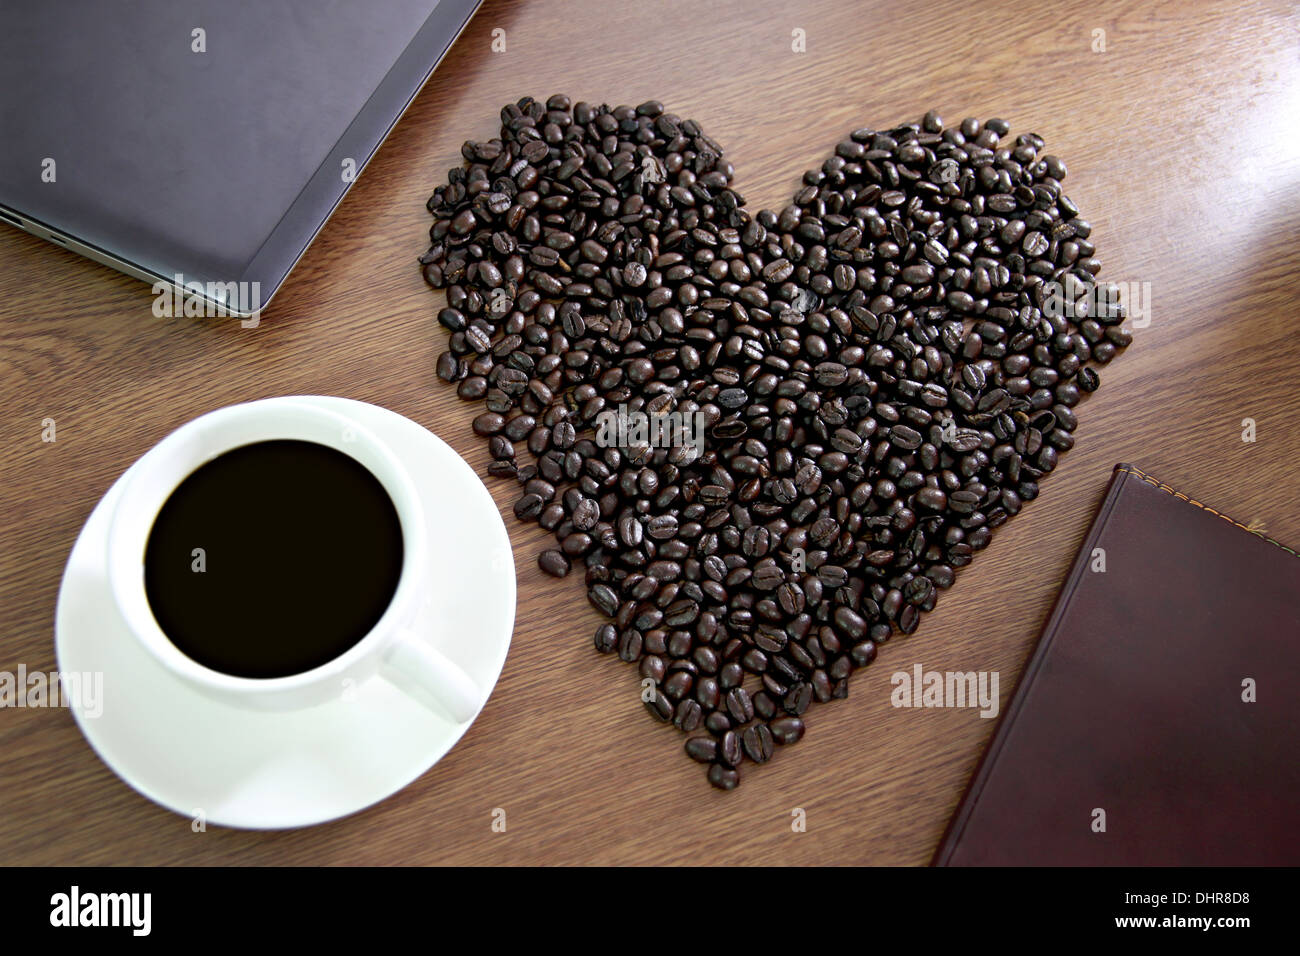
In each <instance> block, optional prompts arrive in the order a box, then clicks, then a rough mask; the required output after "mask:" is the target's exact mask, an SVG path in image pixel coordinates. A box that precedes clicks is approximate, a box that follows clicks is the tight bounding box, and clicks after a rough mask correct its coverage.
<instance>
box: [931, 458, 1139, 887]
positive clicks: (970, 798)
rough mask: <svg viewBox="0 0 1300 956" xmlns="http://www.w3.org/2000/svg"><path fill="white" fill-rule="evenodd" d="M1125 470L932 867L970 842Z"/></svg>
mask: <svg viewBox="0 0 1300 956" xmlns="http://www.w3.org/2000/svg"><path fill="white" fill-rule="evenodd" d="M1125 467H1126V466H1125V465H1116V466H1115V467H1114V469H1112V471H1111V476H1110V481H1109V483H1108V484H1107V487H1106V492H1105V494H1104V495H1103V497H1102V501H1101V504H1100V505H1099V506H1098V509H1097V513H1096V514H1095V515H1094V516H1093V520H1092V523H1091V524H1090V525H1089V527H1088V530H1087V531H1086V532H1085V533H1084V536H1083V543H1082V544H1080V545H1079V551H1078V553H1077V554H1076V555H1075V558H1074V561H1073V563H1072V564H1071V565H1070V570H1069V571H1067V572H1066V576H1065V580H1064V581H1063V582H1062V583H1061V588H1060V590H1059V591H1058V592H1057V595H1056V600H1055V601H1054V602H1053V603H1052V609H1051V611H1049V612H1048V615H1047V622H1046V623H1045V624H1044V625H1043V630H1042V632H1041V633H1040V634H1039V638H1038V642H1037V643H1036V644H1035V645H1034V649H1033V650H1032V651H1030V652H1029V659H1028V661H1026V663H1025V669H1024V670H1023V671H1022V672H1021V674H1020V680H1019V681H1017V682H1016V687H1015V690H1013V691H1012V692H1011V697H1010V698H1009V699H1008V700H1007V709H1006V711H1005V712H1004V713H1003V714H1002V718H1001V720H999V721H998V726H997V727H996V728H995V729H994V731H993V737H992V739H991V740H990V741H989V743H988V746H987V747H986V748H985V751H984V753H983V755H981V757H980V760H979V762H978V763H977V764H976V765H975V770H974V772H973V773H972V774H971V777H970V781H969V783H968V784H967V789H966V792H965V793H964V794H963V795H962V798H961V800H960V802H959V803H958V804H957V809H956V810H955V811H953V815H952V817H951V818H950V819H949V821H948V826H947V827H945V829H944V833H943V836H941V837H940V838H939V846H938V847H937V848H936V850H935V853H934V856H933V857H932V858H931V860H930V865H931V866H943V867H946V866H951V865H952V862H951V861H952V858H953V857H954V856H956V854H957V850H958V849H959V848H960V846H961V844H962V841H963V840H964V839H965V838H966V827H967V824H969V823H970V818H971V816H972V815H973V814H974V812H975V809H976V807H977V806H978V805H979V802H980V800H981V799H982V798H983V797H984V789H985V787H986V786H987V784H988V781H989V777H991V776H992V774H993V769H994V766H995V765H996V763H997V761H998V758H1000V757H1001V756H1002V751H1003V749H1004V747H1005V746H1006V743H1007V740H1008V739H1009V738H1010V736H1011V733H1012V731H1013V729H1014V726H1015V723H1016V718H1018V717H1019V716H1020V711H1021V710H1022V709H1023V707H1024V704H1025V701H1027V700H1028V698H1029V693H1030V690H1031V689H1032V687H1033V683H1034V678H1035V677H1036V676H1037V675H1038V672H1039V670H1041V669H1042V666H1043V663H1044V662H1045V661H1046V660H1047V655H1048V651H1049V649H1050V648H1051V646H1052V644H1053V642H1054V640H1055V638H1056V635H1057V633H1058V632H1059V631H1060V628H1061V622H1062V621H1063V620H1064V619H1065V615H1066V612H1067V610H1068V609H1069V607H1070V604H1071V603H1072V602H1073V601H1074V594H1075V590H1076V589H1077V587H1078V585H1079V581H1080V579H1081V578H1082V577H1083V572H1084V569H1085V568H1087V566H1088V562H1089V561H1090V560H1091V557H1092V549H1093V546H1094V545H1095V544H1096V542H1097V541H1098V540H1099V539H1100V538H1101V535H1102V532H1103V531H1105V529H1106V525H1107V524H1108V523H1109V522H1110V516H1111V513H1112V512H1113V511H1114V510H1115V504H1116V503H1117V502H1118V501H1119V497H1120V495H1121V494H1122V493H1123V490H1124V487H1125V484H1126V482H1124V481H1123V480H1122V479H1120V478H1119V472H1121V471H1124V470H1125ZM1129 474H1131V472H1130V473H1129ZM1134 477H1136V476H1134ZM1004 727H1005V732H1004ZM959 865H960V864H959Z"/></svg>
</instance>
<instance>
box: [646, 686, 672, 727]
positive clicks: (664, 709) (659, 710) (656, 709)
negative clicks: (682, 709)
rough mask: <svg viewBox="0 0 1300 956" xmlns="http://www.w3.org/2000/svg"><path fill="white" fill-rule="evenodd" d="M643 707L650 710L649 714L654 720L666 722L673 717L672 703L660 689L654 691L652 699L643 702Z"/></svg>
mask: <svg viewBox="0 0 1300 956" xmlns="http://www.w3.org/2000/svg"><path fill="white" fill-rule="evenodd" d="M645 709H646V710H647V711H649V712H650V716H652V717H654V718H655V720H659V721H662V722H663V723H665V724H666V723H668V721H670V720H672V719H673V704H672V701H670V700H669V699H668V697H667V695H665V694H664V693H663V692H662V691H655V696H654V699H653V700H648V701H646V702H645Z"/></svg>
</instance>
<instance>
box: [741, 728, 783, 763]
mask: <svg viewBox="0 0 1300 956" xmlns="http://www.w3.org/2000/svg"><path fill="white" fill-rule="evenodd" d="M741 743H742V745H743V746H744V749H745V755H746V756H747V757H749V759H750V760H752V761H754V763H767V762H768V761H769V760H771V759H772V752H773V750H775V749H776V748H775V747H774V746H773V744H774V741H773V739H772V731H771V730H769V729H768V727H767V725H766V724H753V725H751V726H749V727H746V728H745V731H744V733H743V734H741Z"/></svg>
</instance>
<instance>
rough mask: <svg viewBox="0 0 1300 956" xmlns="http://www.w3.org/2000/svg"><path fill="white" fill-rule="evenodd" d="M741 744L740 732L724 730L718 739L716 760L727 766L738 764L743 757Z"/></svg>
mask: <svg viewBox="0 0 1300 956" xmlns="http://www.w3.org/2000/svg"><path fill="white" fill-rule="evenodd" d="M741 746H742V745H741V742H740V734H738V733H736V731H734V730H728V731H726V732H725V733H724V734H723V735H722V738H721V739H720V740H719V741H718V761H719V762H720V763H722V764H725V765H726V766H728V767H736V766H739V764H740V762H741V761H742V760H743V759H745V755H744V751H743V750H742V749H741Z"/></svg>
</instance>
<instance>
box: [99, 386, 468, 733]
mask: <svg viewBox="0 0 1300 956" xmlns="http://www.w3.org/2000/svg"><path fill="white" fill-rule="evenodd" d="M277 439H291V440H292V439H296V440H299V441H309V442H315V443H317V444H320V445H325V446H328V447H330V448H333V449H336V450H337V451H340V452H343V453H344V454H346V455H349V456H351V457H352V458H354V459H355V460H356V461H358V462H360V463H361V464H362V465H364V466H365V467H366V468H367V469H369V471H370V472H371V474H373V475H374V476H375V477H376V478H377V479H378V480H379V482H380V484H382V485H383V487H384V490H385V491H387V492H388V496H389V498H391V499H392V502H393V507H394V508H395V509H396V511H397V516H398V520H399V522H400V525H401V529H402V540H403V563H402V570H401V574H400V576H399V578H398V582H397V589H396V591H395V592H394V593H393V598H392V601H391V602H390V603H389V605H388V608H387V610H386V611H385V612H384V614H383V615H382V616H381V617H380V619H379V621H378V622H377V623H376V624H375V626H374V627H373V628H372V629H371V630H370V632H369V633H368V634H367V635H366V636H365V637H363V638H362V639H361V640H360V641H358V642H357V643H356V644H354V645H352V647H350V648H348V650H346V651H344V652H343V653H342V654H340V655H339V656H338V657H335V658H334V659H333V660H330V661H328V662H327V663H325V664H321V665H320V666H318V667H315V668H312V669H311V670H307V671H303V672H302V673H299V674H293V675H290V676H288V677H273V678H265V679H263V678H249V677H237V676H234V675H231V674H225V673H222V672H221V671H217V670H213V669H212V668H210V667H205V666H204V665H202V664H200V663H198V662H197V661H195V660H193V659H191V658H190V657H188V656H186V655H185V654H184V653H182V652H181V650H180V649H179V648H178V647H177V646H176V645H175V644H173V643H172V642H171V640H169V639H168V637H167V635H166V634H164V633H163V631H162V628H161V627H159V625H158V622H157V620H156V619H155V618H154V615H153V611H152V610H151V609H150V607H149V601H148V597H147V595H146V592H145V581H144V556H145V548H146V545H147V544H148V541H149V532H150V530H151V529H152V527H153V523H154V519H155V518H156V517H157V516H158V512H159V510H160V509H161V508H162V506H163V503H164V502H166V500H167V498H168V497H169V496H170V495H171V493H172V492H173V491H174V490H175V489H176V487H177V486H178V485H179V484H180V483H181V482H182V481H184V480H185V478H186V477H187V476H189V475H190V473H192V472H193V471H194V470H195V469H197V468H198V467H199V466H200V465H203V464H204V463H205V462H208V461H210V460H212V459H213V458H216V457H217V456H219V455H222V454H224V453H225V452H228V451H230V450H232V449H234V448H238V447H240V446H242V445H249V444H252V443H254V442H262V441H274V440H277ZM340 506H345V505H344V504H343V503H340ZM107 549H108V553H107V568H108V581H109V588H110V590H111V592H112V595H113V599H114V601H115V602H116V604H117V608H118V610H119V611H120V612H121V615H122V619H123V620H124V621H125V622H126V624H127V626H128V628H129V629H130V631H131V633H132V634H134V635H135V637H136V639H137V640H139V641H140V643H141V644H142V645H143V646H144V648H145V650H146V651H148V653H149V654H150V655H151V656H152V657H153V658H154V659H155V660H157V661H158V663H160V664H161V665H162V666H163V667H165V668H166V669H167V670H169V671H170V672H171V673H173V674H175V675H176V676H177V677H180V678H182V679H183V680H185V681H186V682H188V683H189V684H190V685H192V686H193V687H194V688H195V689H197V690H199V691H201V692H202V693H204V694H207V695H208V696H210V697H214V698H216V699H219V700H222V701H224V702H227V703H230V704H234V705H236V706H241V707H254V708H260V709H268V710H292V709H297V708H303V707H310V706H313V705H316V704H320V703H324V702H326V701H329V700H333V699H337V698H338V697H339V696H340V695H342V694H343V693H344V692H345V690H346V689H347V688H348V687H350V686H357V685H359V684H360V683H361V682H362V681H365V680H368V679H370V678H372V677H379V678H385V679H388V680H390V681H392V683H393V684H394V685H396V686H397V687H399V688H401V689H403V690H404V691H405V692H407V693H410V694H412V695H413V696H415V697H416V698H418V699H419V700H421V701H422V702H424V703H425V704H427V705H428V706H431V707H433V708H435V709H436V710H438V711H440V712H441V713H442V714H443V715H444V716H446V717H448V718H449V719H451V720H453V721H454V722H456V723H463V722H465V721H467V720H469V719H470V718H471V717H473V716H474V714H475V713H476V712H477V711H478V708H479V705H480V704H481V703H482V699H483V696H484V695H483V692H482V690H481V689H480V688H479V687H478V686H477V685H476V684H475V682H474V680H473V679H472V678H470V677H469V675H468V674H466V673H465V671H464V670H462V669H461V668H460V667H459V666H458V665H457V664H456V663H454V662H453V661H452V660H450V659H449V658H448V657H447V656H446V655H445V654H443V653H442V652H441V651H439V650H438V649H437V648H435V647H434V646H433V643H432V640H431V638H432V635H433V633H434V629H435V628H436V626H437V625H436V622H435V621H433V620H432V619H431V615H430V609H429V602H428V601H427V598H426V591H427V589H428V587H429V583H430V580H431V578H430V574H431V569H430V565H431V561H430V555H429V541H428V531H427V525H426V524H425V515H424V508H423V507H422V505H421V502H420V497H419V494H418V493H417V491H416V488H415V483H414V481H413V480H412V478H411V475H410V473H409V472H408V471H407V470H406V469H405V468H404V467H403V465H402V463H401V462H400V461H399V460H398V458H397V456H396V455H394V454H393V451H392V450H391V449H390V448H389V447H388V446H387V445H386V444H385V443H384V442H383V441H381V440H380V439H379V438H378V437H377V436H376V435H375V434H374V433H373V432H371V431H369V430H368V429H366V428H365V427H363V426H362V425H360V424H359V423H357V422H355V421H353V420H352V419H350V418H348V417H346V416H344V415H341V414H337V413H335V412H333V411H331V410H328V409H325V408H322V407H320V406H317V405H313V404H309V403H307V402H303V401H300V400H297V399H295V398H292V397H288V398H269V399H263V400H261V401H255V402H247V403H244V404H241V405H231V406H229V407H227V408H222V409H218V410H217V411H214V412H209V413H208V414H206V415H203V416H201V417H199V418H196V419H194V420H193V421H191V422H188V423H187V424H185V425H182V426H181V427H180V428H178V429H176V431H174V432H172V433H171V434H170V435H168V436H167V437H166V438H164V439H163V440H162V441H161V442H159V443H158V444H157V445H155V446H154V447H153V448H152V449H150V450H149V451H148V452H147V453H146V454H145V455H144V456H143V457H142V458H141V459H140V460H139V461H138V462H136V464H135V465H134V466H133V467H132V469H131V472H130V473H129V474H128V477H127V480H126V481H125V483H124V485H123V488H122V494H121V496H120V498H119V501H118V504H117V508H116V509H115V511H114V513H113V515H112V518H111V521H110V524H109V530H108V544H107ZM349 682H352V683H349Z"/></svg>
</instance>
